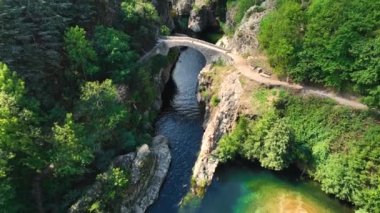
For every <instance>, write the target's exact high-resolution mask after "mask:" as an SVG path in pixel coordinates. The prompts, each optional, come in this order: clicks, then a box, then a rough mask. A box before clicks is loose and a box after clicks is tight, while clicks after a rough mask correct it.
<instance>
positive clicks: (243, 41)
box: [217, 0, 274, 54]
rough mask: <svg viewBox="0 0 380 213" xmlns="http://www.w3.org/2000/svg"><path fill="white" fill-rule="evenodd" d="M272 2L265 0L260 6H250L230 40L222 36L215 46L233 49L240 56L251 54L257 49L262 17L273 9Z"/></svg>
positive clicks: (271, 0)
mask: <svg viewBox="0 0 380 213" xmlns="http://www.w3.org/2000/svg"><path fill="white" fill-rule="evenodd" d="M273 7H274V1H273V0H266V1H265V2H263V3H262V4H261V5H260V6H257V5H255V6H252V7H251V8H249V9H248V10H247V12H246V13H245V15H244V17H243V19H242V21H241V23H240V25H239V26H238V28H237V30H236V31H235V33H234V35H233V37H232V38H228V37H227V36H224V37H223V38H222V39H220V40H219V41H218V43H217V45H219V46H221V47H224V48H226V49H233V50H235V51H237V52H239V53H241V54H247V53H248V54H251V53H252V51H255V50H256V49H257V48H258V47H259V42H258V40H257V35H258V33H259V27H260V22H261V20H262V19H263V17H264V16H265V15H266V14H267V13H268V12H269V11H271V10H272V9H273Z"/></svg>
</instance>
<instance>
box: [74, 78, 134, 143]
mask: <svg viewBox="0 0 380 213" xmlns="http://www.w3.org/2000/svg"><path fill="white" fill-rule="evenodd" d="M121 101H122V100H120V99H119V97H118V93H117V89H116V86H115V85H113V83H112V81H111V80H105V81H104V82H102V83H99V82H87V83H86V84H85V85H84V86H83V87H82V92H81V96H80V100H79V102H78V104H77V110H76V113H77V116H78V117H79V120H81V121H82V122H84V123H85V124H86V125H85V128H86V132H88V134H89V135H88V136H89V137H90V138H92V139H93V140H95V141H97V143H101V142H105V141H108V140H111V139H115V138H112V136H114V135H115V129H116V127H119V126H120V125H121V124H122V123H123V122H125V121H126V119H128V117H127V116H128V110H127V108H126V107H125V105H123V104H122V102H121Z"/></svg>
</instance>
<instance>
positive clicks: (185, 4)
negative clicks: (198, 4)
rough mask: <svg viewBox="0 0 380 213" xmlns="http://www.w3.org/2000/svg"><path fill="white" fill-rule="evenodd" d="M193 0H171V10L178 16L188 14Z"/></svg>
mask: <svg viewBox="0 0 380 213" xmlns="http://www.w3.org/2000/svg"><path fill="white" fill-rule="evenodd" d="M194 1H195V0H173V1H172V7H173V10H174V11H175V12H176V13H177V15H179V16H188V15H190V11H191V9H192V8H193V4H194Z"/></svg>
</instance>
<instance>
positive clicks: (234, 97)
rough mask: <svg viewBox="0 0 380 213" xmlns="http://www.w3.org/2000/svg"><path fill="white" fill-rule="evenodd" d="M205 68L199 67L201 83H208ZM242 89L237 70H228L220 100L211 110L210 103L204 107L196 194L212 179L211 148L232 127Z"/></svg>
mask: <svg viewBox="0 0 380 213" xmlns="http://www.w3.org/2000/svg"><path fill="white" fill-rule="evenodd" d="M208 70H209V67H205V68H204V69H203V70H202V71H201V74H200V77H199V78H200V79H199V82H200V84H201V85H202V86H205V85H206V86H207V85H210V83H209V82H207V81H208V79H207V77H206V76H207V75H206V73H207V72H208ZM242 93H243V88H242V85H241V83H240V81H239V74H238V73H237V72H234V73H231V74H229V75H228V76H226V77H225V78H224V80H223V82H222V84H221V86H220V90H219V94H218V97H219V99H220V102H219V104H218V106H217V107H216V109H214V111H213V112H212V113H210V107H206V111H207V112H206V116H205V117H206V119H207V123H206V130H205V132H204V134H203V138H202V146H201V151H200V153H199V155H198V159H197V161H196V163H195V166H194V168H193V176H192V183H193V185H192V191H193V192H194V193H195V194H200V193H202V192H203V189H204V187H206V186H207V185H209V184H210V183H211V180H212V178H213V175H214V172H215V169H216V167H217V165H218V162H219V161H218V159H217V158H216V156H215V155H214V154H215V153H214V151H215V149H216V147H217V144H218V141H219V139H220V138H221V137H222V135H223V134H225V133H227V132H228V131H229V130H230V129H231V128H232V126H233V125H234V123H235V120H236V119H237V116H238V109H239V99H240V96H241V94H242ZM199 97H200V96H199ZM206 105H209V103H207V104H206Z"/></svg>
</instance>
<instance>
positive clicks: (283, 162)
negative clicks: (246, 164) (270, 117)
mask: <svg viewBox="0 0 380 213" xmlns="http://www.w3.org/2000/svg"><path fill="white" fill-rule="evenodd" d="M291 143H292V138H291V130H290V128H289V126H288V125H287V124H286V123H285V121H284V120H278V121H277V122H276V123H274V124H273V126H272V127H271V128H270V129H269V131H268V133H267V135H266V136H265V138H264V146H263V147H262V150H261V157H260V162H261V165H262V166H263V167H265V168H270V169H273V170H281V169H283V168H285V167H287V166H288V164H289V161H288V160H289V159H288V158H289V148H290V145H291Z"/></svg>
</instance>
